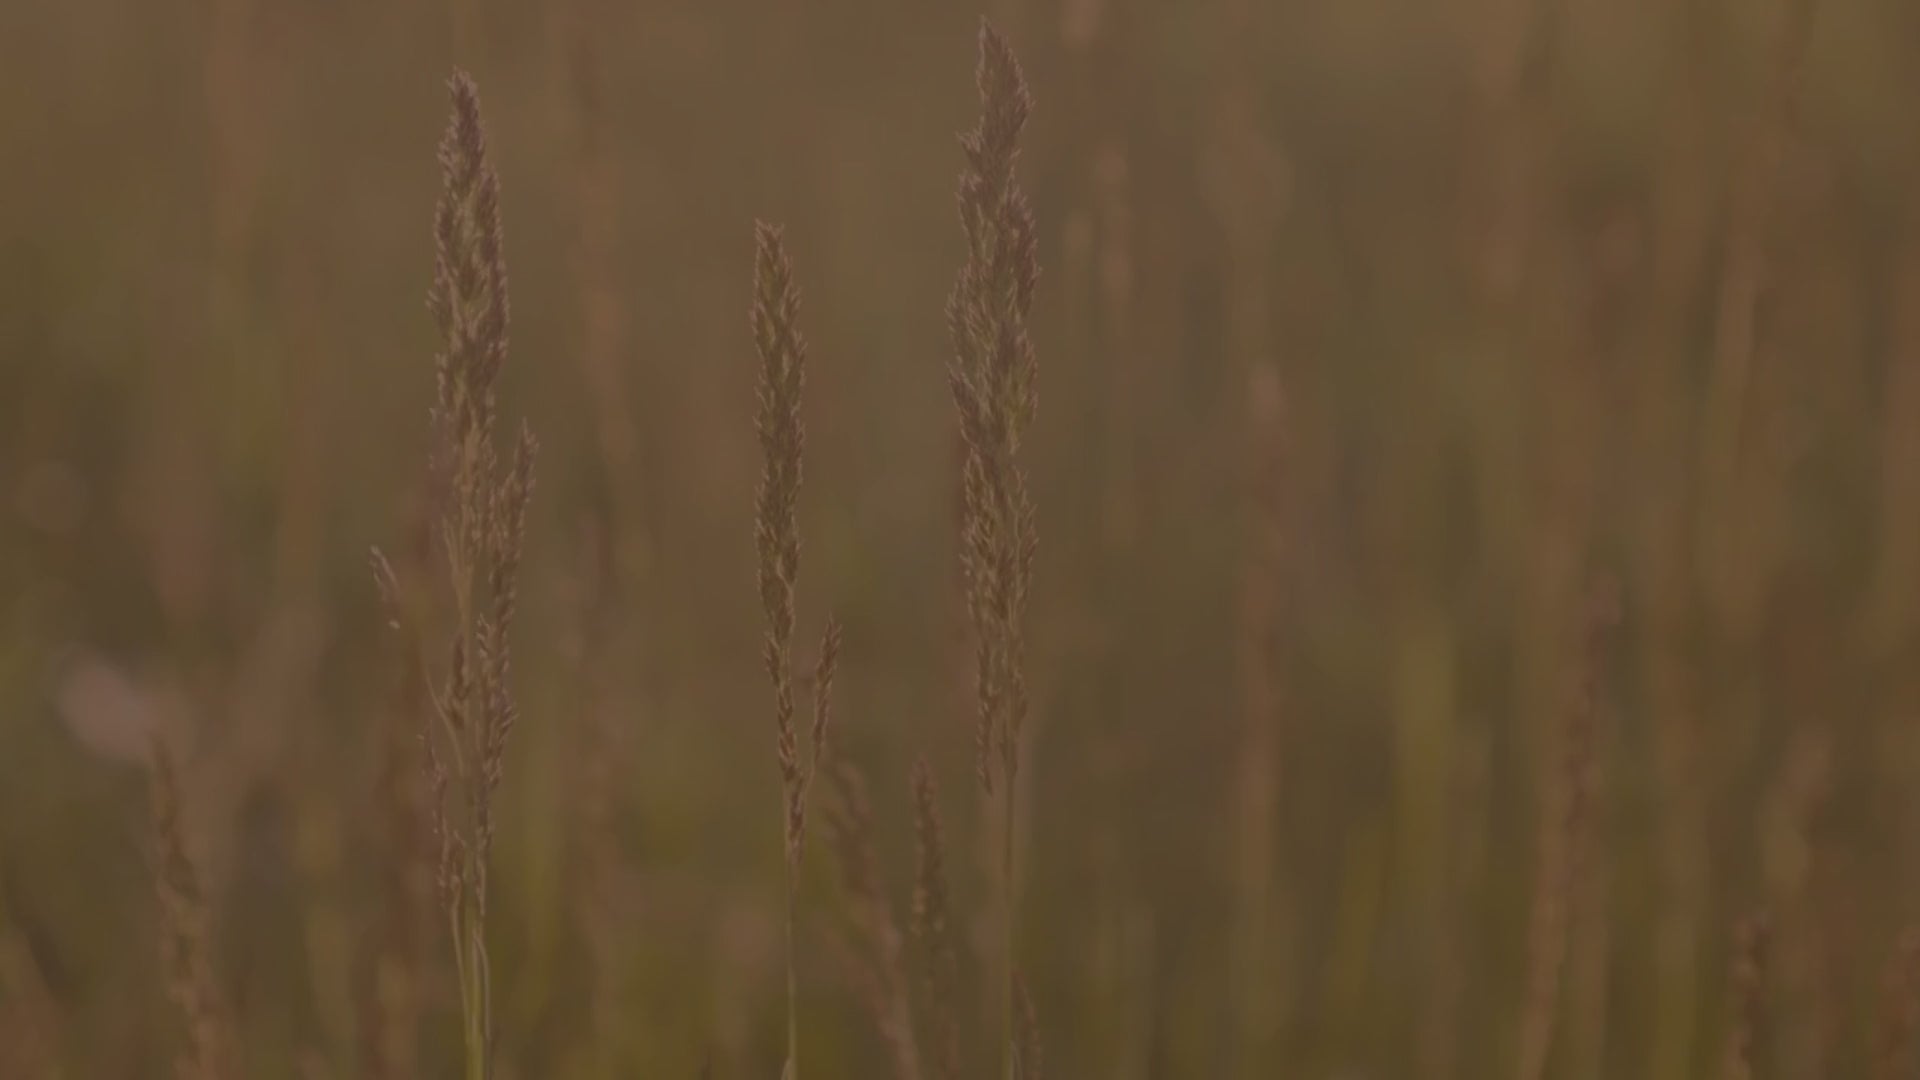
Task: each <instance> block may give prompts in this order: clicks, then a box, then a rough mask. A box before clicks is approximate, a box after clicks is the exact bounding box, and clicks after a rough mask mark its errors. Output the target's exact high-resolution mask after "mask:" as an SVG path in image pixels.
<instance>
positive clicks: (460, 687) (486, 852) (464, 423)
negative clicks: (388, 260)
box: [375, 72, 537, 1080]
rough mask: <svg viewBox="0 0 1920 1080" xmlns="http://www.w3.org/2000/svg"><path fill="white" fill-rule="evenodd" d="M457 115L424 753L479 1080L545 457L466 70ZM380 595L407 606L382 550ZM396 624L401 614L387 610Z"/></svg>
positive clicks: (450, 139)
mask: <svg viewBox="0 0 1920 1080" xmlns="http://www.w3.org/2000/svg"><path fill="white" fill-rule="evenodd" d="M448 89H449V91H450V93H451V96H452V103H453V113H452V117H451V119H450V120H449V121H448V124H447V130H446V134H445V136H444V137H443V138H442V139H441V142H440V170H441V179H442V189H441V195H440V202H439V206H438V209H437V211H436V213H435V216H434V240H435V247H436V251H435V259H434V272H433V285H432V288H431V289H430V291H429V292H428V295H427V307H428V310H429V311H431V312H432V314H433V318H434V322H435V323H436V324H437V325H438V327H439V330H440V337H441V350H440V353H439V355H438V356H437V357H436V358H435V376H436V379H435V383H436V399H435V402H434V408H433V436H434V438H433V447H432V451H431V459H430V461H429V473H430V477H431V480H432V485H433V489H434V499H435V510H436V512H437V521H436V523H435V524H436V531H437V534H438V539H439V541H440V543H439V549H440V554H441V556H442V558H443V559H444V561H445V564H446V569H447V573H448V578H449V586H450V587H449V592H450V598H449V599H450V608H451V610H450V616H451V621H452V625H451V628H450V630H449V633H448V644H447V646H446V648H447V659H446V671H445V675H444V676H443V677H442V678H441V679H440V681H439V683H438V685H436V686H434V688H433V693H432V708H431V710H430V713H431V715H430V717H429V720H428V730H427V731H426V732H425V735H424V738H423V740H422V741H423V744H424V747H425V750H426V753H425V755H424V756H425V758H426V767H427V770H428V774H429V783H430V785H431V787H432V790H433V795H434V798H433V820H434V829H435V833H436V835H437V836H438V838H439V849H440V850H439V863H440V865H439V892H440V901H441V905H442V907H443V908H444V909H445V913H446V917H447V921H448V927H449V929H450V931H451V934H452V938H453V954H454V962H455V968H456V971H457V975H458V983H459V989H460V1012H461V1020H462V1039H461V1041H462V1044H463V1047H464V1052H465V1062H466V1070H465V1074H464V1075H465V1076H466V1077H467V1078H468V1080H485V1078H487V1077H489V1076H491V1075H492V1074H493V1056H494V1027H493V1005H492V1000H493V995H492V974H491V965H490V962H489V959H488V955H487V943H486V914H487V895H488V887H487V870H488V860H489V857H490V855H491V852H492V847H493V836H494V819H493V799H494V794H495V791H496V790H497V789H498V787H499V785H500V780H501V777H502V773H503V770H504V763H505V760H506V748H507V740H508V736H509V735H510V734H511V733H512V731H513V727H514V724H515V722H516V720H517V719H518V715H519V714H518V708H517V706H516V704H515V702H514V697H513V691H512V685H511V684H512V673H513V662H512V649H511V645H510V641H511V635H510V631H511V629H512V625H513V619H514V615H515V609H516V605H517V600H518V595H519V577H520V554H521V548H522V545H523V541H524V538H525V534H526V520H527V504H528V501H529V500H530V498H531V497H532V494H533V484H534V477H533V464H534V457H535V453H536V450H537V445H536V443H535V441H534V438H533V434H532V432H531V431H529V430H528V429H527V428H526V427H525V426H524V425H523V426H522V427H521V430H520V434H519V438H518V439H517V440H516V441H515V443H514V446H513V449H512V451H511V455H510V456H509V457H508V458H506V459H505V460H503V459H502V457H501V455H500V453H499V450H498V448H497V446H496V444H497V442H498V439H497V437H496V434H495V428H496V426H497V421H498V402H497V384H498V380H499V377H500V371H501V368H502V367H503V366H504V364H505V362H506V357H507V328H508V305H507V271H506V256H505V248H504V241H503V238H502V233H501V228H500V181H499V178H498V177H497V175H496V174H495V173H494V170H493V166H492V164H491V163H490V162H489V160H488V158H487V140H486V132H485V129H484V127H483V125H482V123H481V117H480V96H479V91H478V90H477V89H476V88H475V86H474V84H473V80H472V79H471V78H469V77H468V76H467V75H466V74H465V73H464V72H456V73H455V74H454V76H453V78H452V79H451V80H450V81H449V83H448ZM375 574H376V577H377V578H378V579H379V582H380V585H381V588H382V591H383V592H384V593H385V594H386V595H387V596H388V597H390V598H391V597H393V596H396V595H398V589H397V585H396V583H395V581H394V580H393V571H392V568H391V566H390V565H389V564H388V563H387V561H386V560H385V559H384V558H381V557H379V555H378V553H377V552H376V557H375ZM390 617H391V618H393V619H394V620H396V621H398V620H400V619H401V618H402V617H403V613H402V612H401V609H400V607H399V606H398V605H395V606H394V607H393V608H392V609H391V611H390Z"/></svg>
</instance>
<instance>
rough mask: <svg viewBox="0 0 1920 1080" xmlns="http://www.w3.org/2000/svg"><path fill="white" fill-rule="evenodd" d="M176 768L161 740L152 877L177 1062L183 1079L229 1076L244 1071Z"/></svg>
mask: <svg viewBox="0 0 1920 1080" xmlns="http://www.w3.org/2000/svg"><path fill="white" fill-rule="evenodd" d="M178 776H179V773H178V770H177V769H176V768H175V766H174V761H173V754H172V751H171V750H170V749H169V748H168V747H167V746H166V744H165V743H164V742H160V741H156V742H155V743H154V746H153V756H152V760H151V763H150V766H149V772H148V794H149V799H150V809H151V813H152V815H153V850H152V859H153V877H154V887H155V889H156V891H157V893H158V895H159V899H160V935H161V937H160V954H161V955H160V959H161V965H162V969H163V970H164V972H165V974H166V979H167V994H168V996H169V997H171V998H172V999H173V1003H174V1005H175V1006H176V1007H177V1008H178V1009H179V1010H180V1017H181V1020H182V1021H183V1023H184V1025H185V1028H186V1035H187V1046H186V1049H185V1051H184V1052H183V1053H181V1055H180V1056H179V1058H178V1059H177V1060H176V1061H175V1063H174V1075H175V1076H176V1077H178V1078H179V1080H230V1078H232V1077H236V1076H238V1075H239V1073H238V1072H237V1065H238V1062H237V1060H236V1054H235V1052H236V1050H237V1049H238V1047H237V1044H236V1042H235V1039H234V1027H233V1019H232V1016H231V1015H230V1013H229V1012H228V1008H227V1003H226V998H225V995H224V994H222V993H221V991H220V985H219V979H218V977H217V976H216V975H215V972H214V963H213V927H212V919H213V915H212V912H211V910H210V909H209V907H208V903H207V897H206V894H205V892H204V890H203V888H202V886H201V880H200V874H199V871H198V870H197V869H196V867H195V866H194V862H193V858H192V856H191V855H190V854H189V852H188V850H187V838H186V829H185V825H184V823H183V821H182V819H181V805H180V786H179V780H178Z"/></svg>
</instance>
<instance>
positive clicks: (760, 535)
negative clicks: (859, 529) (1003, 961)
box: [750, 222, 840, 1080]
mask: <svg viewBox="0 0 1920 1080" xmlns="http://www.w3.org/2000/svg"><path fill="white" fill-rule="evenodd" d="M750 322H751V324H752V327H753V341H754V346H755V348H756V350H757V351H758V353H759V356H760V377H759V390H758V393H759V415H758V428H759V433H760V455H761V472H760V487H759V492H758V494H757V496H756V498H755V504H754V539H755V544H756V547H757V551H758V555H759V575H760V603H761V607H762V609H763V610H764V612H765V615H766V620H767V629H766V637H765V642H764V645H763V647H762V650H761V657H762V660H763V661H764V662H765V664H766V668H767V676H768V678H769V679H771V680H772V682H773V719H774V738H775V746H776V750H777V752H778V757H779V762H780V786H781V794H782V796H783V799H784V801H785V809H786V815H785V833H784V839H785V859H784V862H785V869H786V901H787V927H786V949H787V1059H786V1065H785V1071H784V1073H783V1075H784V1077H785V1078H786V1080H797V1078H798V1076H799V1069H800V1065H799V1041H800V1037H799V1002H798V1000H797V999H798V996H799V977H798V968H797V964H796V961H795V956H794V930H795V908H796V904H797V899H798V892H799V876H800V857H801V854H802V852H803V850H804V848H805V845H806V832H807V793H808V792H809V791H810V790H811V789H812V787H813V778H814V774H815V773H816V772H817V770H818V769H819V765H820V761H821V758H822V756H823V755H824V753H825V751H826V746H827V734H828V728H829V726H830V724H829V721H830V719H831V716H832V711H831V704H832V699H833V676H834V669H835V666H836V663H837V661H838V658H839V655H840V624H839V623H838V622H836V621H834V620H833V619H832V618H831V617H829V618H828V619H827V625H826V630H825V631H824V632H823V634H822V635H821V640H820V651H819V656H818V659H817V661H816V664H815V668H814V675H813V721H812V725H811V727H810V729H809V731H808V737H809V741H810V742H811V743H812V746H811V753H810V756H808V757H806V758H805V759H803V758H802V756H801V750H800V734H799V728H798V725H797V723H796V721H795V711H796V708H797V706H796V702H795V698H796V690H795V682H796V680H795V678H794V674H793V627H794V592H795V587H796V583H797V581H798V579H799V574H800V526H799V521H798V515H797V510H798V506H799V499H800V481H801V476H802V472H803V468H802V466H803V460H804V455H805V450H806V442H807V434H806V425H805V424H804V423H803V422H802V420H801V397H802V392H803V391H804V390H805V388H806V384H807V342H806V338H805V337H803V336H802V335H801V333H800V325H799V323H800V289H799V287H798V286H797V285H795V284H794V280H793V260H792V259H791V258H790V257H789V256H788V255H787V247H786V240H785V238H784V236H783V235H782V232H781V230H780V228H779V226H776V225H770V224H768V223H766V222H758V223H756V224H755V226H754V261H753V309H752V312H751V314H750Z"/></svg>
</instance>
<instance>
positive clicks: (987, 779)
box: [947, 21, 1040, 1080]
mask: <svg viewBox="0 0 1920 1080" xmlns="http://www.w3.org/2000/svg"><path fill="white" fill-rule="evenodd" d="M975 78H976V82H977V83H978V85H979V90H980V119H979V121H978V122H977V123H976V124H975V126H974V127H973V129H972V130H971V131H968V132H966V133H965V134H963V135H961V136H960V146H961V149H962V150H963V151H964V152H965V155H966V167H965V168H964V169H963V170H962V171H961V174H960V191H959V203H960V224H961V227H962V229H963V231H964V232H965V234H966V245H967V256H966V261H965V263H963V264H962V265H961V267H960V273H959V277H958V279H957V280H956V281H955V282H954V286H953V293H952V295H951V296H950V297H949V298H948V301H947V324H948V328H949V330H950V332H951V334H952V337H953V350H954V356H953V362H952V364H951V365H950V366H949V368H948V383H949V384H950V386H951V388H952V391H953V402H954V407H955V409H956V411H957V412H958V413H959V418H960V434H961V437H962V439H963V441H964V442H965V444H966V454H965V460H964V464H963V465H962V499H961V503H962V506H961V522H960V560H961V569H962V572H963V576H964V578H965V582H966V593H967V611H968V615H969V616H970V618H971V621H972V624H973V634H974V649H975V653H974V669H975V670H974V693H975V697H976V704H977V706H978V713H977V716H976V721H975V724H976V726H975V730H974V736H975V737H974V742H975V749H976V765H977V769H978V772H979V777H980V784H981V786H982V787H983V788H984V789H985V790H986V791H987V792H989V793H991V792H992V791H993V790H994V788H995V786H996V784H997V785H998V786H999V787H1001V788H1002V789H1003V795H1002V800H1001V805H1000V811H1001V822H1000V824H1001V829H1002V833H1003V835H1002V838H1001V851H1000V855H1001V859H1000V877H1001V880H1000V882H999V885H1000V890H1001V893H1000V898H1001V908H1002V916H1003V921H1002V929H1003V931H1004V936H1003V946H1002V950H1001V958H1000V959H1001V972H1000V974H1001V1038H1000V1042H1001V1047H1002V1054H1001V1063H1002V1071H1003V1073H1004V1074H1005V1075H1006V1076H1007V1077H1008V1078H1009V1080H1012V1078H1013V1077H1015V1076H1016V1075H1018V1073H1019V1067H1020V1065H1019V1060H1018V1055H1017V1053H1016V1047H1015V1041H1016V1037H1015V1030H1014V1028H1015V1016H1014V1013H1015V1003H1014V944H1015V943H1014V939H1015V925H1014V923H1015V920H1014V897H1015V888H1014V880H1013V877H1014V866H1015V861H1014V838H1015V831H1016V828H1017V823H1018V817H1017V815H1016V814H1015V812H1014V811H1015V800H1014V778H1015V776H1016V775H1017V774H1018V772H1019V768H1020V736H1021V730H1022V728H1023V727H1024V726H1025V722H1026V717H1027V709H1028V699H1027V675H1026V662H1025V652H1026V615H1027V593H1028V586H1029V583H1030V581H1031V579H1032V576H1033V558H1034V550H1035V547H1036V545H1037V544H1038V537H1037V529H1036V527H1035V524H1034V508H1033V499H1032V497H1031V495H1030V494H1029V492H1028V489H1027V472H1026V468H1025V467H1024V466H1023V465H1022V464H1021V461H1020V444H1021V439H1022V437H1023V436H1024V435H1025V433H1026V429H1027V425H1028V424H1030V423H1031V422H1032V421H1033V416H1034V412H1035V410H1036V409H1037V407H1038V405H1039V395H1038V390H1037V386H1036V384H1037V382H1038V378H1037V372H1038V365H1037V364H1036V362H1035V359H1034V352H1033V341H1032V339H1031V338H1030V337H1029V335H1028V332H1027V318H1028V315H1029V313H1030V312H1031V311H1032V308H1033V290H1034V284H1035V282H1036V281H1037V280H1038V279H1039V276H1040V258H1039V245H1038V241H1037V239H1036V237H1035V233H1034V223H1033V211H1032V209H1031V208H1030V207H1029V206H1028V204H1027V197H1026V195H1025V193H1024V192H1023V191H1022V190H1021V189H1020V185H1019V181H1018V177H1017V175H1016V167H1017V165H1018V164H1019V159H1020V134H1021V131H1022V130H1023V129H1024V128H1025V127H1026V124H1027V116H1028V114H1029V113H1030V112H1031V111H1032V107H1033V99H1032V97H1031V96H1030V95H1029V94H1028V92H1027V81H1026V76H1025V75H1023V74H1022V73H1021V70H1020V62H1019V61H1018V60H1017V59H1015V58H1014V55H1013V49H1012V47H1011V46H1009V45H1008V44H1007V40H1006V39H1005V38H1004V37H1002V36H1001V35H1000V33H999V31H997V30H995V29H994V28H993V27H992V26H991V25H988V24H987V23H985V22H984V21H983V22H982V23H981V25H980V63H979V67H978V69H977V71H976V75H975Z"/></svg>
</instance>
